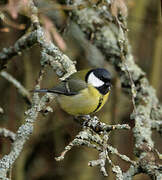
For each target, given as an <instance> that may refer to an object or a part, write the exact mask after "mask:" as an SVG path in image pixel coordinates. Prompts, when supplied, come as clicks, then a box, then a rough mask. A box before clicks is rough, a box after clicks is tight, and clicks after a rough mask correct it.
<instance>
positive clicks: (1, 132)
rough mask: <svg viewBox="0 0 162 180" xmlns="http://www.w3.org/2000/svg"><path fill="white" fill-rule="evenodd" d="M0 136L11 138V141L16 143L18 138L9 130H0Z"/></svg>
mask: <svg viewBox="0 0 162 180" xmlns="http://www.w3.org/2000/svg"><path fill="white" fill-rule="evenodd" d="M0 136H1V137H5V138H9V139H10V140H11V141H14V140H15V138H16V134H15V133H14V132H12V131H10V130H8V129H5V128H0Z"/></svg>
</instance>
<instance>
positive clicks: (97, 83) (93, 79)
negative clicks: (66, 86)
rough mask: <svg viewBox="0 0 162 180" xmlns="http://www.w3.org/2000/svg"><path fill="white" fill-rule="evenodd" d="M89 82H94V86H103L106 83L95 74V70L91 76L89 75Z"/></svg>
mask: <svg viewBox="0 0 162 180" xmlns="http://www.w3.org/2000/svg"><path fill="white" fill-rule="evenodd" d="M87 83H88V84H92V86H94V87H96V88H97V87H101V86H103V85H104V82H103V81H102V80H100V79H99V78H98V77H97V76H96V75H95V74H94V72H93V71H92V72H91V73H90V74H89V76H88V79H87Z"/></svg>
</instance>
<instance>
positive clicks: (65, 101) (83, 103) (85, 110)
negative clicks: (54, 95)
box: [58, 85, 109, 115]
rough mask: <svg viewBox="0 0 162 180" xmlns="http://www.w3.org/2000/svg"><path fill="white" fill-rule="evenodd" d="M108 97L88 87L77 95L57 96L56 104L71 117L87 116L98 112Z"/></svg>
mask: <svg viewBox="0 0 162 180" xmlns="http://www.w3.org/2000/svg"><path fill="white" fill-rule="evenodd" d="M108 95H109V93H107V94H106V95H104V96H103V95H101V94H100V93H99V91H98V90H97V89H96V88H94V87H92V86H91V85H89V86H88V88H86V89H84V90H82V91H81V92H80V93H79V94H77V95H73V96H65V95H59V96H58V102H59V104H60V106H61V108H62V109H63V110H64V111H66V112H67V113H69V114H71V115H87V114H91V113H93V112H97V111H99V110H100V109H101V108H102V107H103V105H104V104H105V102H106V100H107V98H108ZM101 100H102V102H101Z"/></svg>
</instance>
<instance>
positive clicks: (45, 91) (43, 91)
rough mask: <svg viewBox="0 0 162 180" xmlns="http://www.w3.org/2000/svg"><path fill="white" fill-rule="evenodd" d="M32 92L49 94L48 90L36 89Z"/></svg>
mask: <svg viewBox="0 0 162 180" xmlns="http://www.w3.org/2000/svg"><path fill="white" fill-rule="evenodd" d="M30 92H42V93H47V92H49V90H48V89H34V90H31V91H30Z"/></svg>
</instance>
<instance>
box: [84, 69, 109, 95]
mask: <svg viewBox="0 0 162 180" xmlns="http://www.w3.org/2000/svg"><path fill="white" fill-rule="evenodd" d="M85 80H86V82H87V83H89V84H91V85H92V86H94V87H95V88H96V89H98V91H99V92H100V93H101V94H103V95H105V94H107V93H108V91H109V90H110V88H111V75H110V73H109V72H108V71H107V70H106V69H104V68H96V69H91V70H90V71H89V72H88V73H87V75H86V79H85Z"/></svg>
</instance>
